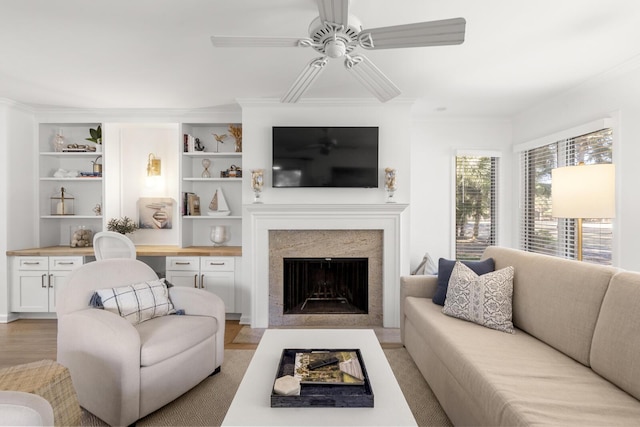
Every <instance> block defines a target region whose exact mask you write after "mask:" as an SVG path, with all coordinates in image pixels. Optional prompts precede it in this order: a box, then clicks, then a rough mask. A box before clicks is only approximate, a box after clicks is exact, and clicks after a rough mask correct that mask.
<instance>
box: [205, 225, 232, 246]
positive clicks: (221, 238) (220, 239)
mask: <svg viewBox="0 0 640 427" xmlns="http://www.w3.org/2000/svg"><path fill="white" fill-rule="evenodd" d="M209 238H210V239H211V241H212V242H213V246H224V244H225V243H227V242H228V241H229V240H231V232H230V231H229V227H228V226H226V225H214V226H213V227H211V234H210V236H209Z"/></svg>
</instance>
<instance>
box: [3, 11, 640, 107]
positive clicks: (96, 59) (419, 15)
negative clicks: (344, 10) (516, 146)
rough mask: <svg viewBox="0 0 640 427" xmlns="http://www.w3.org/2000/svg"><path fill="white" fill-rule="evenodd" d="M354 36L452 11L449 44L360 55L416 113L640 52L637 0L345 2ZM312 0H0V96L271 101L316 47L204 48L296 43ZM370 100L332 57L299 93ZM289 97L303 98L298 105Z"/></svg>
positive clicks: (554, 80)
mask: <svg viewBox="0 0 640 427" xmlns="http://www.w3.org/2000/svg"><path fill="white" fill-rule="evenodd" d="M350 12H351V13H352V14H354V15H356V16H357V17H358V18H359V19H360V20H361V21H362V24H363V27H364V28H375V27H382V26H388V25H399V24H406V23H412V22H421V21H432V20H439V19H447V18H455V17H464V18H465V19H466V20H467V28H466V30H467V31H466V40H465V42H464V43H463V44H462V45H458V46H443V47H425V48H410V49H394V50H380V51H369V52H367V56H368V57H369V58H370V59H371V60H372V61H373V62H374V63H375V64H376V65H377V66H378V67H379V68H380V69H381V70H382V71H383V72H384V73H385V74H386V75H387V76H388V77H389V78H390V79H391V80H392V81H393V82H394V83H395V84H396V85H397V86H398V87H399V88H400V90H401V91H402V95H400V97H402V98H409V99H416V100H417V104H416V105H417V108H418V109H419V110H420V111H423V112H425V113H433V112H435V111H437V110H438V109H442V108H446V111H445V112H443V113H441V114H464V115H469V114H474V115H475V114H480V115H498V116H511V115H513V114H516V113H518V112H520V111H522V110H524V109H526V108H528V107H531V106H533V105H535V104H536V103H539V102H540V101H541V100H544V99H547V98H549V97H551V96H553V95H554V94H557V93H561V92H563V91H566V90H569V89H571V88H573V87H575V86H577V85H579V84H581V83H584V82H585V81H588V80H589V79H592V78H594V77H596V76H598V75H601V74H602V73H604V72H606V71H608V70H611V69H613V68H615V67H617V66H619V65H621V64H624V63H625V62H628V61H631V60H633V59H634V58H635V57H636V56H638V55H639V54H640V1H639V0H527V1H525V0H393V1H392V0H352V2H351V8H350ZM316 16H317V8H316V4H315V1H314V0H55V1H53V0H0V97H2V98H9V99H12V100H15V101H18V102H21V103H25V104H30V105H36V106H37V105H41V106H61V107H80V108H177V109H183V108H184V109H197V108H208V107H224V106H228V105H232V104H234V103H235V101H236V99H238V98H270V99H272V98H280V96H282V95H283V94H284V93H285V92H286V90H287V89H288V88H289V86H290V85H291V84H292V83H293V81H294V79H295V78H296V76H297V75H298V73H299V72H300V71H301V70H302V68H303V67H304V66H305V65H306V64H307V62H309V61H310V60H311V59H312V58H314V57H316V56H317V52H315V51H313V50H311V49H309V48H306V49H305V48H233V49H232V48H224V49H223V48H214V47H213V46H212V44H211V42H210V39H209V37H210V36H211V35H214V34H215V35H238V36H240V35H243V36H288V37H306V36H307V35H308V33H307V30H308V25H309V23H310V22H311V21H312V20H313V19H314V18H315V17H316ZM325 97H327V98H371V95H370V94H369V93H368V92H367V91H366V90H365V89H364V88H363V87H362V86H360V84H359V83H358V82H357V81H356V80H355V79H354V78H353V76H350V75H349V74H348V73H347V72H346V71H345V70H344V69H343V65H342V61H341V60H336V61H332V62H331V63H330V64H329V65H328V69H327V70H326V71H325V72H324V73H323V74H322V75H321V76H320V77H319V78H318V80H317V81H316V82H315V83H314V85H313V86H312V87H311V89H309V91H308V92H307V93H306V94H305V96H304V98H325ZM304 98H303V99H304Z"/></svg>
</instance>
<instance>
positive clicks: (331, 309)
mask: <svg viewBox="0 0 640 427" xmlns="http://www.w3.org/2000/svg"><path fill="white" fill-rule="evenodd" d="M283 261H284V273H283V297H284V298H283V314H284V315H290V314H366V313H367V312H368V301H369V298H368V292H367V291H368V274H369V259H368V258H331V257H324V258H285V259H284V260H283Z"/></svg>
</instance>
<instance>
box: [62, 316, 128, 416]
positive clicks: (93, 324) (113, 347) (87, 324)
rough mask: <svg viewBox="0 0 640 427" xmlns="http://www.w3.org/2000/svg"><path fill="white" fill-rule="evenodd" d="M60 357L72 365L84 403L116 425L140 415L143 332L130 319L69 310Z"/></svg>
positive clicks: (77, 388) (64, 362)
mask: <svg viewBox="0 0 640 427" xmlns="http://www.w3.org/2000/svg"><path fill="white" fill-rule="evenodd" d="M57 361H58V362H59V363H61V364H62V365H64V366H66V367H67V368H69V371H70V372H71V379H72V380H73V384H74V387H75V389H76V391H77V393H78V400H79V401H80V405H81V406H82V407H84V408H86V409H87V410H89V411H90V412H92V413H93V414H95V415H96V416H98V417H100V418H101V419H103V420H105V421H107V422H108V423H109V424H111V425H129V424H131V423H132V422H134V421H136V420H137V419H138V418H139V408H140V403H139V402H140V336H139V334H138V331H137V330H136V329H135V327H133V325H131V324H130V323H129V322H128V321H127V320H125V319H124V318H122V317H120V316H118V315H117V314H114V313H111V312H108V311H105V310H100V309H95V308H89V309H85V310H80V311H75V312H71V313H69V314H66V315H63V316H62V317H60V318H59V319H58V358H57ZM114 414H121V415H120V416H121V418H120V419H114V418H113V417H114Z"/></svg>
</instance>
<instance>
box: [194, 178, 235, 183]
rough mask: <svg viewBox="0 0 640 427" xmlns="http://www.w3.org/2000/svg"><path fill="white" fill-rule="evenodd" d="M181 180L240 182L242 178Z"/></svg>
mask: <svg viewBox="0 0 640 427" xmlns="http://www.w3.org/2000/svg"><path fill="white" fill-rule="evenodd" d="M182 180H183V181H198V182H203V181H204V182H206V181H208V182H228V181H230V182H242V178H182Z"/></svg>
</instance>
